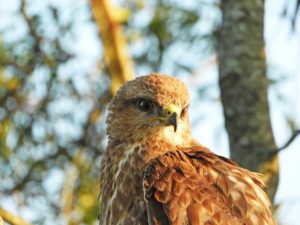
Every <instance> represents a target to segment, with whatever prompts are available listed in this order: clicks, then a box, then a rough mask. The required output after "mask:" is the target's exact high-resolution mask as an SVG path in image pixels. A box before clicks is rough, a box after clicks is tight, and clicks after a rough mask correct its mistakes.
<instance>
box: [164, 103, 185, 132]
mask: <svg viewBox="0 0 300 225" xmlns="http://www.w3.org/2000/svg"><path fill="white" fill-rule="evenodd" d="M166 111H167V115H166V116H164V117H161V118H160V119H161V120H163V121H165V122H166V123H167V124H168V125H172V126H173V127H174V132H176V130H177V124H178V115H179V114H180V109H179V107H178V106H176V105H174V104H170V105H169V106H168V107H167V108H166Z"/></svg>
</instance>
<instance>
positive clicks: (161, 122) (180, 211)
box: [99, 74, 276, 225]
mask: <svg viewBox="0 0 300 225" xmlns="http://www.w3.org/2000/svg"><path fill="white" fill-rule="evenodd" d="M188 105H189V96H188V92H187V89H186V87H185V85H184V84H183V83H182V82H181V81H179V80H177V79H175V78H171V77H168V76H165V75H159V74H150V75H148V76H143V77H139V78H137V79H135V80H133V81H129V82H127V83H126V84H125V85H124V86H123V87H122V88H121V89H120V90H119V91H118V93H117V95H116V96H115V97H114V98H113V100H112V102H111V105H110V108H109V115H108V119H107V125H108V126H107V133H108V136H109V144H108V148H107V151H106V152H105V153H104V156H103V159H102V163H101V173H100V185H101V191H100V210H99V220H100V224H101V225H147V224H148V225H219V224H220V225H221V224H222V225H223V224H224V225H226V224H228V225H237V224H242V225H260V224H261V225H273V224H276V223H275V221H274V219H273V217H272V213H271V211H270V201H269V199H268V197H267V195H266V194H265V192H264V190H263V188H264V185H263V183H262V181H261V179H260V176H259V174H256V173H253V172H250V171H248V170H246V169H243V168H241V167H240V166H238V165H237V164H236V163H234V162H232V161H231V160H229V159H227V158H224V157H221V156H218V155H216V154H214V153H212V152H211V151H210V150H209V149H207V148H205V147H204V146H202V145H201V144H199V143H198V142H197V141H195V140H194V139H193V137H192V135H191V131H190V124H189V116H188Z"/></svg>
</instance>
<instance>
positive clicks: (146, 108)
mask: <svg viewBox="0 0 300 225" xmlns="http://www.w3.org/2000/svg"><path fill="white" fill-rule="evenodd" d="M138 106H139V109H140V110H141V111H143V112H150V111H152V109H153V102H152V101H151V100H146V99H140V100H139V101H138Z"/></svg>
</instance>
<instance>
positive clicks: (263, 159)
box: [218, 0, 279, 200]
mask: <svg viewBox="0 0 300 225" xmlns="http://www.w3.org/2000/svg"><path fill="white" fill-rule="evenodd" d="M222 12H223V21H222V26H221V31H220V36H219V43H218V48H219V49H218V50H219V62H220V63H219V85H220V89H221V99H222V104H223V109H224V116H225V126H226V129H227V132H228V136H229V143H230V155H231V158H232V159H233V160H234V161H236V162H238V163H239V164H240V165H241V166H243V167H245V168H248V169H250V170H252V171H258V172H260V173H262V174H263V179H264V181H265V183H266V184H267V186H268V189H267V190H266V191H267V193H268V195H269V197H270V198H271V200H273V199H274V196H275V193H276V190H277V186H278V180H279V175H278V170H279V162H278V155H277V154H273V155H272V154H268V149H272V148H275V141H274V137H273V133H272V128H271V122H270V116H269V108H268V95H267V92H268V79H267V76H266V62H265V54H264V35H263V28H264V26H263V23H264V1H262V0H249V1H240V0H225V1H222Z"/></svg>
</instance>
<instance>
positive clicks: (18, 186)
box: [4, 148, 71, 193]
mask: <svg viewBox="0 0 300 225" xmlns="http://www.w3.org/2000/svg"><path fill="white" fill-rule="evenodd" d="M60 155H66V156H69V153H68V152H67V150H66V149H64V148H60V149H59V150H58V151H57V152H55V153H54V154H52V155H48V156H46V157H44V158H42V159H40V160H37V161H35V162H34V163H33V164H32V165H31V166H30V168H29V170H28V171H27V173H26V175H25V176H24V177H23V178H20V179H19V182H18V183H17V184H16V185H14V186H13V187H12V188H9V189H6V190H5V191H4V192H5V193H11V192H14V191H17V190H20V189H21V188H22V187H23V186H24V185H25V184H26V182H27V181H28V180H29V178H30V176H31V174H32V173H33V172H34V170H35V168H36V167H38V166H40V165H42V164H43V163H45V162H46V161H48V160H49V159H55V158H57V157H58V156H60ZM69 157H70V158H71V156H69Z"/></svg>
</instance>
